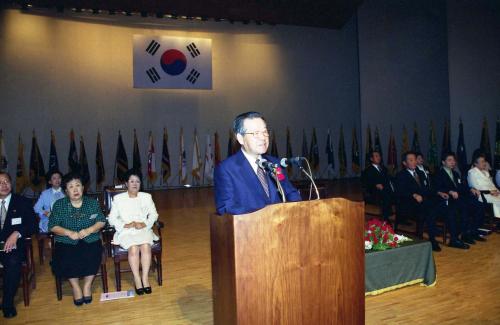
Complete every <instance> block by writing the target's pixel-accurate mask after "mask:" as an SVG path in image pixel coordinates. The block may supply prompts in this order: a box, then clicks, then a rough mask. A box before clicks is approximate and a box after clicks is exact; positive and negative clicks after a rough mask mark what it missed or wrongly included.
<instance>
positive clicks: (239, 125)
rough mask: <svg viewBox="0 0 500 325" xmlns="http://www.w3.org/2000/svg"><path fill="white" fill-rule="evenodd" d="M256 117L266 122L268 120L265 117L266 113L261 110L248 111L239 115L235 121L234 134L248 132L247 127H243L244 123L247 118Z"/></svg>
mask: <svg viewBox="0 0 500 325" xmlns="http://www.w3.org/2000/svg"><path fill="white" fill-rule="evenodd" d="M254 118H260V119H262V120H263V121H264V122H266V119H265V118H264V115H262V114H261V113H259V112H246V113H242V114H240V115H238V116H236V118H235V119H234V121H233V132H234V134H235V135H236V134H244V133H245V132H246V130H245V128H244V127H243V123H244V122H245V120H246V119H254Z"/></svg>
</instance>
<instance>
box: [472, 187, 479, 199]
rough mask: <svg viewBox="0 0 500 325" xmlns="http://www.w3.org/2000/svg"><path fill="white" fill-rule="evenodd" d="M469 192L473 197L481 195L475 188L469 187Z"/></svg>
mask: <svg viewBox="0 0 500 325" xmlns="http://www.w3.org/2000/svg"><path fill="white" fill-rule="evenodd" d="M470 191H471V193H472V194H474V196H475V197H480V196H481V192H480V191H478V190H476V189H475V188H471V189H470Z"/></svg>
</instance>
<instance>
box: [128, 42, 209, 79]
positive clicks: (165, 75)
mask: <svg viewBox="0 0 500 325" xmlns="http://www.w3.org/2000/svg"><path fill="white" fill-rule="evenodd" d="M134 88H169V89H212V40H211V39H207V38H190V37H171V36H148V35H134Z"/></svg>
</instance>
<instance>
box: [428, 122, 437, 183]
mask: <svg viewBox="0 0 500 325" xmlns="http://www.w3.org/2000/svg"><path fill="white" fill-rule="evenodd" d="M427 164H428V165H429V171H430V172H431V174H434V173H435V172H436V171H437V169H438V157H437V143H436V132H435V131H434V122H431V131H430V134H429V153H428V154H427Z"/></svg>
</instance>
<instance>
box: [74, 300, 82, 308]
mask: <svg viewBox="0 0 500 325" xmlns="http://www.w3.org/2000/svg"><path fill="white" fill-rule="evenodd" d="M73 303H74V304H75V306H77V307H80V306H81V305H83V298H80V299H73Z"/></svg>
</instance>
